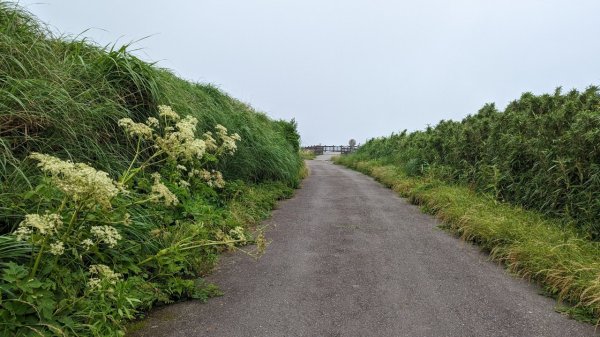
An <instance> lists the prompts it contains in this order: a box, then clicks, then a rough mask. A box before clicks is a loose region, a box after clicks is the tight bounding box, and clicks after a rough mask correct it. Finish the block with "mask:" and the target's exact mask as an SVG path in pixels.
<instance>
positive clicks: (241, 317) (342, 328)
mask: <svg viewBox="0 0 600 337" xmlns="http://www.w3.org/2000/svg"><path fill="white" fill-rule="evenodd" d="M308 165H309V167H310V170H311V175H310V176H309V177H308V178H307V179H306V180H305V181H304V183H303V188H302V189H300V190H298V191H297V193H296V195H295V197H294V198H292V199H290V200H286V201H283V202H281V203H280V204H279V209H278V210H276V211H275V212H274V213H273V217H272V218H271V219H270V220H268V221H267V223H268V224H270V225H271V227H270V229H269V230H268V232H267V238H268V239H270V240H272V243H271V245H270V246H269V247H268V249H267V252H266V254H265V255H264V256H263V257H262V258H261V259H260V260H258V261H254V260H252V259H250V258H249V257H247V256H245V255H243V254H231V255H230V256H226V257H224V258H223V261H222V263H221V265H220V267H219V270H218V271H216V272H215V273H214V274H213V275H212V276H210V277H209V280H210V281H212V282H215V283H217V284H218V285H219V286H220V287H221V288H222V290H223V291H224V292H225V295H224V296H223V297H219V298H214V299H211V300H209V302H208V303H206V304H202V303H199V302H194V301H188V302H183V303H179V304H175V305H171V306H166V307H163V308H161V309H158V310H155V311H153V312H152V313H151V314H150V316H149V319H148V321H147V324H146V325H145V328H144V329H142V330H140V331H137V332H136V333H134V334H133V336H140V337H142V336H153V337H154V336H173V337H175V336H227V337H233V336H256V337H265V336H278V337H284V336H285V337H292V336H307V337H317V336H328V337H334V336H340V337H345V336H357V337H358V336H378V337H379V336H411V337H416V336H461V337H462V336H477V337H481V336H544V337H550V336H570V337H573V336H592V335H594V328H593V327H592V326H591V325H587V324H583V323H579V322H576V321H574V320H570V319H568V318H566V317H565V316H563V315H560V314H558V313H556V312H554V310H553V307H554V305H555V303H554V301H553V300H551V299H549V298H546V297H543V296H541V295H538V292H539V289H538V288H537V287H535V286H533V285H530V284H528V283H527V282H525V281H523V280H520V279H516V278H514V277H512V276H510V275H508V274H507V273H506V272H505V271H504V270H503V269H502V268H501V267H500V266H498V265H496V264H494V263H492V262H489V260H488V257H487V256H486V255H484V254H482V253H481V252H480V251H479V250H478V249H477V248H476V247H473V246H472V245H470V244H468V243H465V242H463V241H460V240H458V239H456V238H455V237H453V236H451V235H449V234H447V233H445V232H443V231H441V230H439V229H437V228H436V226H437V225H438V223H437V222H436V220H435V219H434V218H433V217H431V216H428V215H425V214H422V213H421V212H420V211H419V209H418V208H417V207H415V206H413V205H410V204H408V203H407V202H406V201H405V200H403V199H401V198H399V197H398V196H396V195H395V194H394V193H393V192H392V191H390V190H389V189H386V188H384V187H383V186H381V185H380V184H379V183H377V182H375V181H374V180H373V179H371V178H369V177H367V176H364V175H362V174H360V173H357V172H354V171H351V170H349V169H346V168H343V167H340V166H336V165H333V164H332V163H330V162H328V161H322V160H313V161H309V162H308Z"/></svg>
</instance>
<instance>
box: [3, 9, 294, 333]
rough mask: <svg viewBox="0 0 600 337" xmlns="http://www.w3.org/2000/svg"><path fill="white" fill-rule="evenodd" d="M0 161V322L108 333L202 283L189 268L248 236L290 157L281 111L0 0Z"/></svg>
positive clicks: (287, 125)
mask: <svg viewBox="0 0 600 337" xmlns="http://www.w3.org/2000/svg"><path fill="white" fill-rule="evenodd" d="M160 105H164V106H163V107H162V108H159V106H160ZM167 106H170V107H171V108H172V109H173V110H174V111H175V112H176V113H174V112H173V111H171V110H170V109H169V108H168V107H167ZM209 131H210V132H212V134H207V133H205V132H209ZM32 153H41V154H38V155H33V156H32ZM46 155H50V156H52V157H48V156H46ZM74 163H75V164H74ZM77 163H81V164H77ZM83 163H85V164H87V165H84V164H83ZM0 167H1V170H0V292H1V297H0V322H1V323H0V335H3V336H4V335H6V336H55V335H56V336H74V335H77V336H92V335H93V336H118V335H122V334H123V333H124V323H125V322H126V321H127V320H129V319H132V318H135V317H137V315H138V314H139V313H141V312H143V311H144V310H147V309H149V308H150V307H152V306H154V305H156V304H158V303H169V302H173V301H177V300H180V299H184V298H200V299H202V298H206V297H207V296H210V295H211V294H214V293H215V291H214V288H213V287H211V286H208V285H206V284H205V283H204V282H202V278H201V276H202V275H204V274H205V273H207V272H209V271H210V270H211V269H212V268H213V266H214V265H215V263H216V261H217V257H218V254H219V252H221V251H223V250H225V249H232V248H233V247H234V246H236V245H243V244H247V243H252V242H256V243H257V244H258V245H259V247H260V248H264V244H265V242H264V239H263V238H262V237H261V236H260V235H259V234H260V233H258V234H257V235H254V236H253V235H252V234H251V231H249V229H250V228H251V227H252V226H253V225H256V224H257V223H258V222H259V221H260V220H261V219H263V218H264V217H266V216H267V215H268V214H269V211H270V210H271V208H272V207H273V205H274V204H275V201H276V200H278V199H280V198H284V197H288V196H290V195H291V193H292V190H293V188H294V187H296V186H298V184H299V181H300V179H301V174H302V172H304V171H305V170H303V167H302V160H301V158H300V156H299V135H298V133H297V131H296V125H295V123H294V122H293V121H292V122H287V121H274V120H271V119H270V118H268V117H267V116H266V115H264V114H262V113H260V112H257V111H255V110H253V109H252V108H251V107H249V106H248V105H246V104H244V103H242V102H239V101H237V100H235V99H233V98H231V97H229V96H228V95H226V94H224V93H223V92H221V91H220V90H218V89H217V88H215V87H213V86H211V85H205V84H197V83H190V82H187V81H184V80H182V79H179V78H177V77H176V76H174V75H173V74H172V73H170V72H169V71H168V70H164V69H159V68H157V67H155V66H153V65H151V64H147V63H145V62H142V61H140V60H139V59H137V58H136V57H134V56H132V55H131V54H129V53H128V52H127V50H126V47H123V48H119V49H109V50H106V49H104V48H100V47H98V46H95V45H93V44H90V43H88V42H86V41H75V40H70V39H68V38H64V37H57V36H53V35H52V34H51V33H49V32H48V31H47V30H46V29H45V27H44V26H43V25H42V24H40V23H39V22H38V21H37V20H36V19H35V18H34V17H32V16H31V15H30V14H28V13H27V12H25V11H24V10H23V9H21V8H19V7H17V6H15V5H14V4H10V3H6V2H2V1H0ZM104 172H106V173H104Z"/></svg>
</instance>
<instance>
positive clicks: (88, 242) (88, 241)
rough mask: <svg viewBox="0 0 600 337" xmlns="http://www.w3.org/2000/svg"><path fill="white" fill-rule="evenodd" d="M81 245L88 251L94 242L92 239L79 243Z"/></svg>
mask: <svg viewBox="0 0 600 337" xmlns="http://www.w3.org/2000/svg"><path fill="white" fill-rule="evenodd" d="M81 245H82V246H83V247H84V248H85V249H86V250H89V249H90V248H92V247H93V246H94V245H95V244H94V241H92V239H85V240H83V241H81Z"/></svg>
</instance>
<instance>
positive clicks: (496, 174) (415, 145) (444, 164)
mask: <svg viewBox="0 0 600 337" xmlns="http://www.w3.org/2000/svg"><path fill="white" fill-rule="evenodd" d="M356 156H357V157H358V158H364V159H379V160H381V161H383V162H386V163H390V164H395V165H399V166H402V167H403V168H404V169H405V171H406V172H407V173H409V174H414V175H421V174H424V173H428V174H434V175H435V176H437V177H439V178H442V179H444V180H446V181H449V182H458V183H463V184H467V185H469V186H472V187H473V188H475V189H477V190H478V191H483V192H486V193H491V194H493V195H494V196H495V197H496V198H497V199H499V200H501V201H508V202H511V203H513V204H516V205H519V206H523V207H525V208H529V209H534V210H538V211H541V212H542V213H544V214H546V215H549V216H553V217H560V218H563V219H566V220H567V221H573V222H574V223H575V224H576V225H577V226H578V227H580V228H581V229H582V230H583V231H585V232H587V233H588V234H589V236H590V237H591V238H594V239H598V238H600V223H599V222H598V219H600V95H599V93H598V88H597V87H589V88H588V89H587V90H585V91H584V92H578V91H576V90H572V91H570V92H568V93H566V94H563V93H562V92H561V90H560V88H559V89H557V90H556V91H555V92H554V94H552V95H548V94H546V95H540V96H536V95H533V94H531V93H525V94H523V95H522V96H521V98H520V99H518V100H516V101H513V102H512V103H510V104H509V105H508V106H507V107H506V109H505V110H504V111H498V110H497V109H496V108H495V106H494V105H493V104H488V105H485V106H484V107H483V108H482V109H481V110H479V112H478V113H477V114H475V115H472V116H468V117H466V118H465V119H463V120H462V121H459V122H456V121H441V122H440V123H439V124H438V125H436V126H435V127H428V128H427V129H426V130H424V131H416V132H412V133H408V132H406V131H403V132H401V133H400V134H392V135H391V136H389V137H384V138H376V139H372V140H370V141H369V142H367V143H366V144H365V145H363V146H362V147H361V148H360V149H359V150H358V152H357V154H356Z"/></svg>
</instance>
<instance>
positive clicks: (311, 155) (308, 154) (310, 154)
mask: <svg viewBox="0 0 600 337" xmlns="http://www.w3.org/2000/svg"><path fill="white" fill-rule="evenodd" d="M300 158H302V159H305V160H313V159H315V158H317V155H316V154H315V151H312V150H300Z"/></svg>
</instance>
